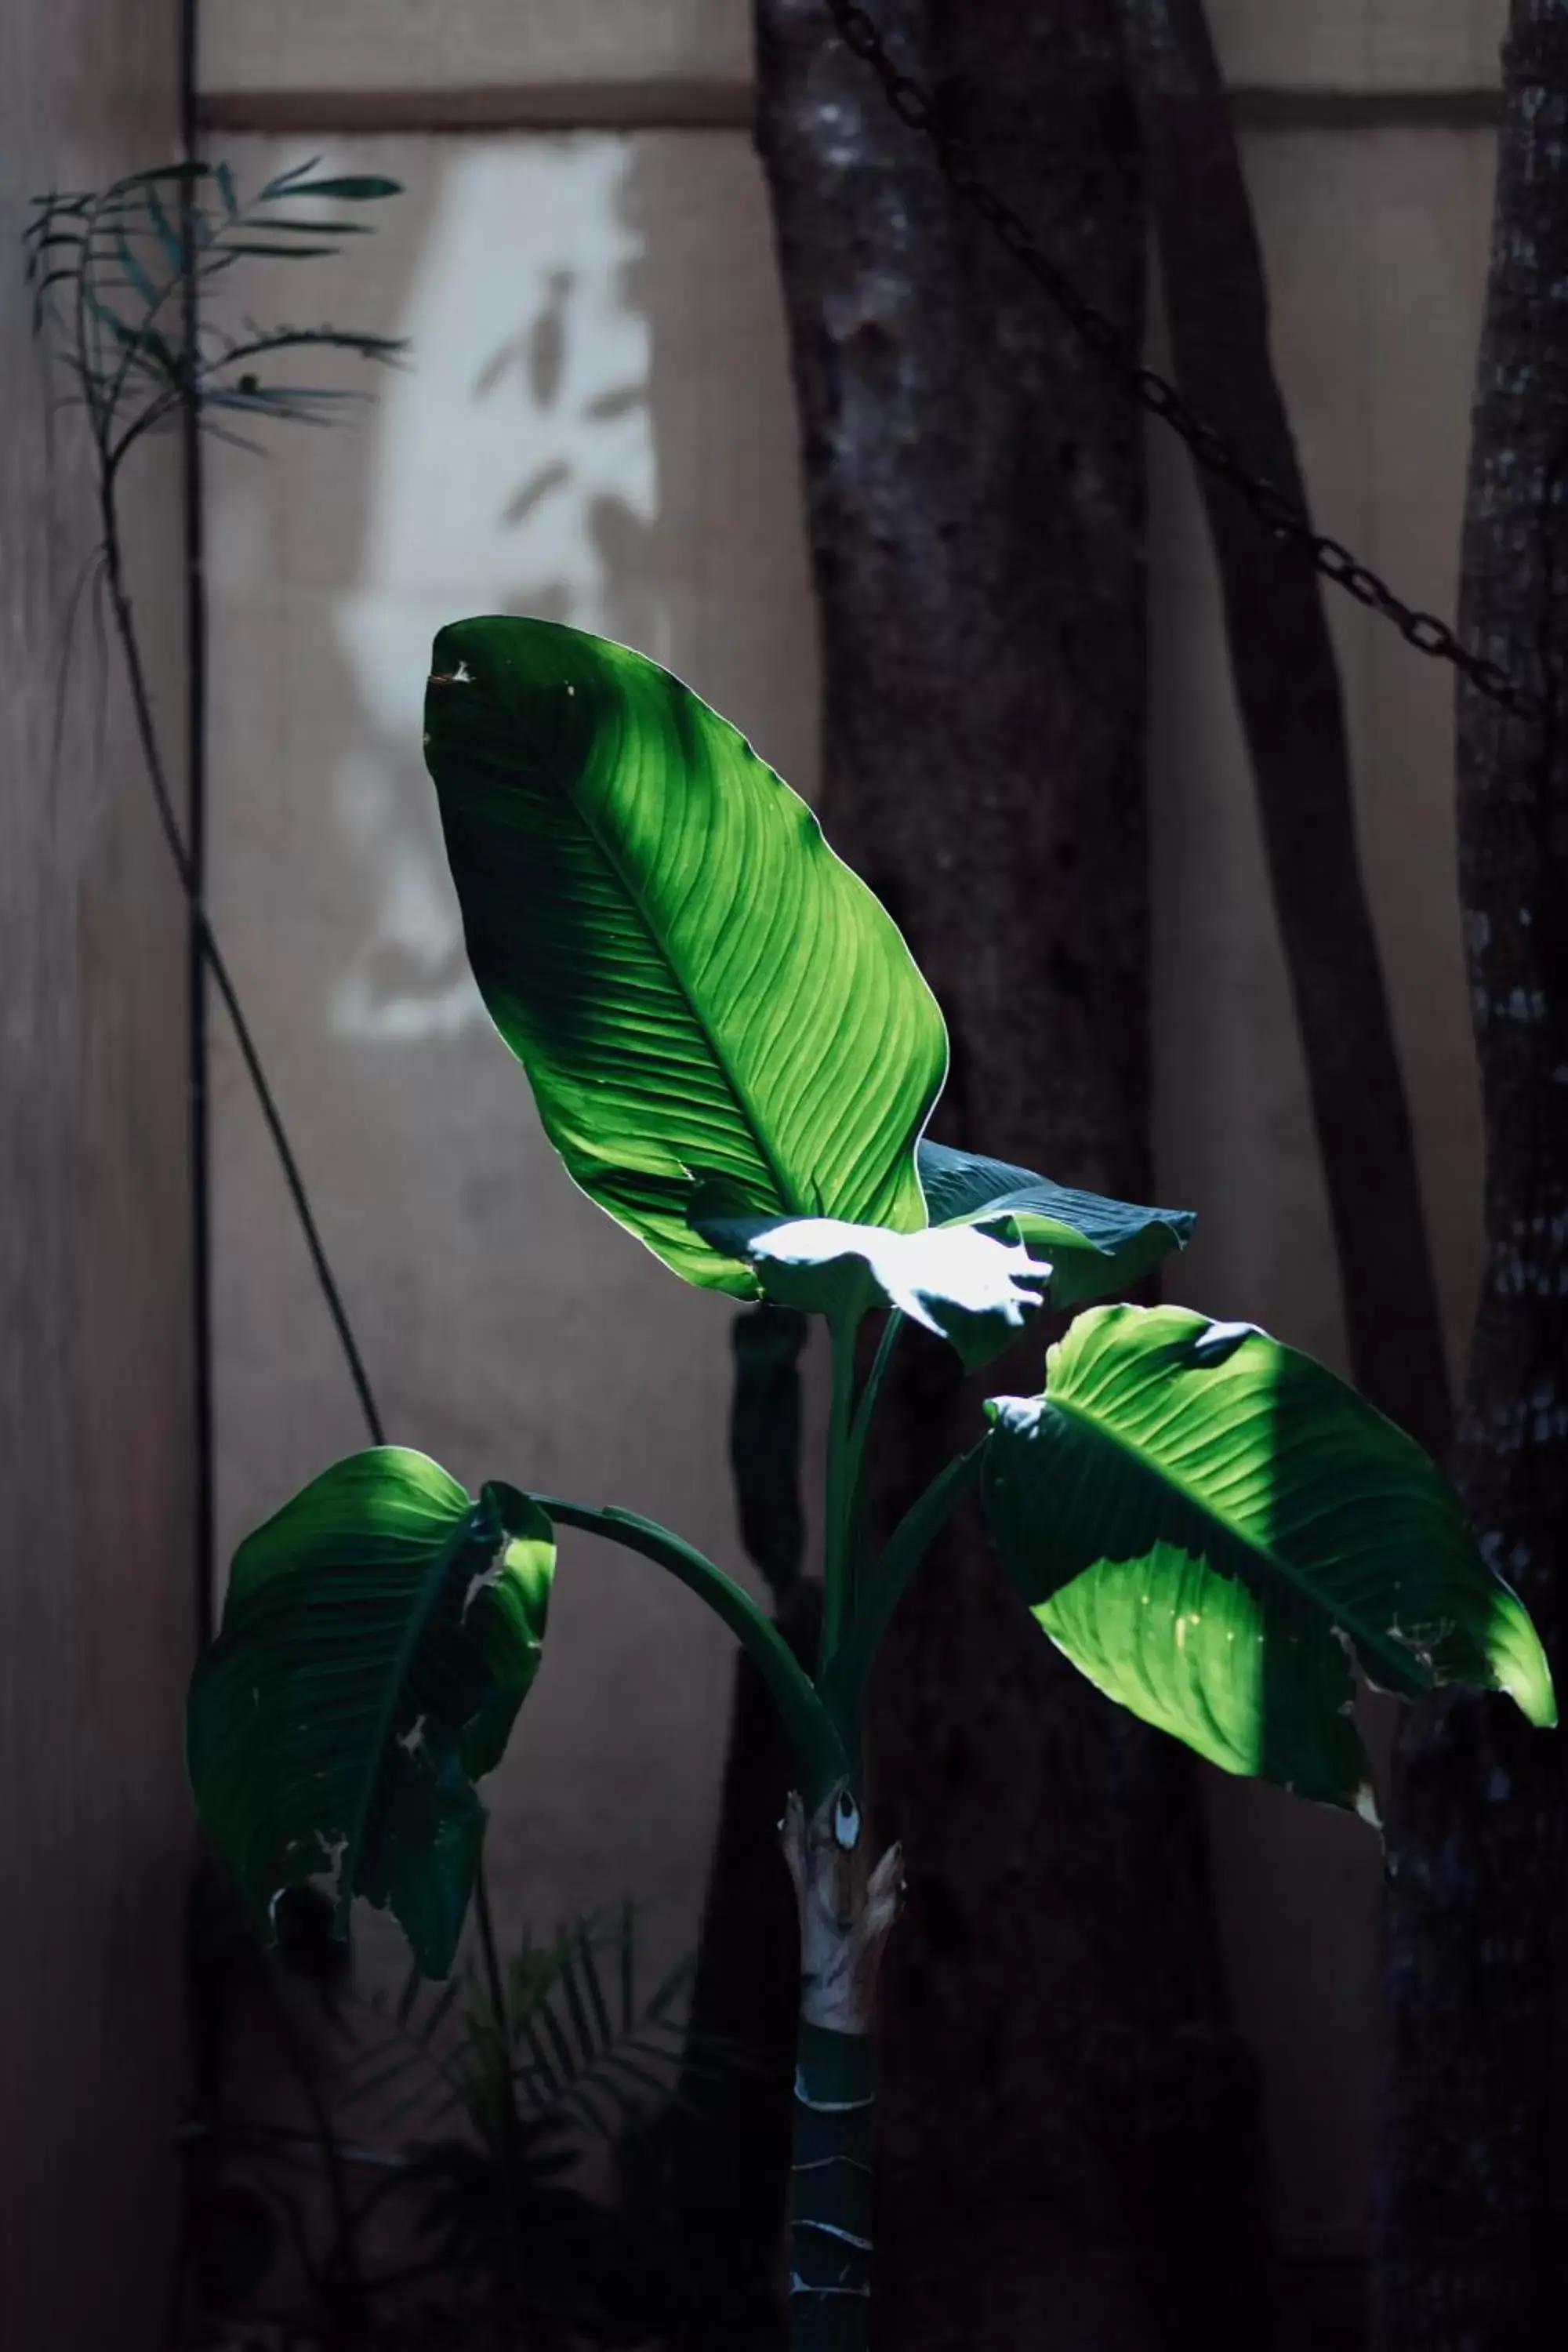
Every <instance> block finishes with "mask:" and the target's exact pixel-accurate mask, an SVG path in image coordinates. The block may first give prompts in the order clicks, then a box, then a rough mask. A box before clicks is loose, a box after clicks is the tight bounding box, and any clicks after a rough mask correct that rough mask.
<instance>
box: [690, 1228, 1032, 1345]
mask: <svg viewBox="0 0 1568 2352" xmlns="http://www.w3.org/2000/svg"><path fill="white" fill-rule="evenodd" d="M698 1223H699V1225H700V1230H701V1231H702V1232H703V1233H704V1234H706V1235H707V1237H708V1239H709V1240H710V1241H711V1242H712V1243H713V1244H714V1246H715V1247H716V1248H718V1249H721V1250H723V1251H725V1252H726V1253H727V1254H730V1255H734V1256H736V1257H742V1258H744V1260H745V1261H746V1263H747V1265H751V1266H752V1267H754V1269H755V1271H756V1275H757V1278H758V1280H759V1282H760V1283H761V1285H762V1288H763V1295H764V1297H768V1298H771V1299H773V1301H774V1302H775V1304H777V1305H778V1306H780V1307H800V1308H801V1309H803V1310H804V1311H805V1313H807V1314H816V1315H826V1316H830V1317H833V1318H836V1319H838V1320H843V1321H853V1320H856V1319H858V1318H859V1317H860V1316H862V1315H865V1314H867V1313H868V1312H869V1311H870V1310H871V1309H873V1308H876V1307H885V1308H889V1309H891V1310H896V1311H897V1312H898V1313H899V1314H900V1315H907V1316H908V1317H909V1318H910V1321H911V1322H914V1323H920V1324H923V1325H924V1327H925V1328H926V1329H927V1330H928V1331H934V1332H935V1333H936V1335H937V1337H938V1338H939V1339H948V1340H951V1342H952V1345H953V1347H954V1348H956V1349H957V1350H958V1352H959V1354H960V1355H961V1356H962V1357H963V1361H964V1364H965V1365H966V1367H967V1368H968V1369H969V1370H975V1369H976V1368H977V1367H978V1366H980V1365H981V1364H987V1363H989V1362H990V1361H991V1359H992V1358H993V1357H994V1356H995V1355H998V1354H1000V1352H1001V1350H1002V1349H1004V1348H1005V1346H1006V1345H1007V1343H1008V1341H1009V1340H1010V1339H1014V1338H1016V1335H1017V1333H1018V1331H1019V1330H1020V1329H1021V1328H1022V1327H1023V1325H1024V1324H1025V1323H1026V1321H1027V1320H1028V1318H1029V1317H1030V1316H1031V1315H1033V1314H1036V1313H1037V1312H1038V1310H1039V1308H1040V1307H1042V1306H1043V1305H1044V1304H1045V1300H1046V1296H1047V1285H1048V1284H1049V1281H1050V1275H1051V1269H1050V1266H1049V1265H1048V1264H1047V1262H1045V1261H1044V1260H1037V1259H1035V1258H1032V1257H1031V1256H1030V1255H1029V1253H1028V1251H1027V1250H1026V1249H1024V1248H1023V1247H1022V1246H1020V1245H1016V1244H1008V1243H1006V1242H1003V1241H998V1240H997V1239H996V1238H995V1237H994V1235H993V1234H983V1233H981V1232H980V1231H979V1230H978V1229H977V1228H976V1227H975V1226H973V1225H952V1226H948V1227H946V1228H942V1227H940V1226H934V1225H933V1226H929V1227H927V1228H926V1230H925V1231H924V1232H922V1233H914V1234H909V1233H893V1232H890V1231H889V1229H888V1228H887V1227H886V1226H881V1225H854V1224H848V1223H845V1222H844V1221H843V1220H842V1219H841V1218H837V1217H794V1218H784V1219H782V1220H780V1219H775V1218H761V1217H700V1218H699V1220H698Z"/></svg>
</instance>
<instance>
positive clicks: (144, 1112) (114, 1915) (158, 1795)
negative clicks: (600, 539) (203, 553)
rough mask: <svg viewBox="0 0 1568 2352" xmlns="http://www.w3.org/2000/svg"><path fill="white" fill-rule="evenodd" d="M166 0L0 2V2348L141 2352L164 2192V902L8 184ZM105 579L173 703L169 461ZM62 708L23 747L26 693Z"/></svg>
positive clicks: (166, 79) (184, 1536)
mask: <svg viewBox="0 0 1568 2352" xmlns="http://www.w3.org/2000/svg"><path fill="white" fill-rule="evenodd" d="M173 69H174V8H173V6H172V5H166V0H140V5H128V0H55V5H53V6H52V7H51V8H50V9H49V10H47V12H45V11H40V10H38V9H36V8H31V7H29V8H25V9H24V8H21V7H10V8H7V9H5V10H3V11H0V90H4V92H5V98H4V101H3V102H4V108H5V127H4V133H3V135H0V245H3V247H4V255H5V259H4V267H3V268H0V415H4V417H5V442H4V446H3V449H0V647H3V651H0V668H3V674H4V681H5V682H4V692H3V693H0V774H3V775H4V779H5V788H4V791H3V792H0V958H3V960H4V972H5V978H4V1018H3V1024H0V1462H3V1463H4V1465H5V1473H4V1483H3V1486H0V1563H3V1572H0V1877H3V1882H4V1895H3V1897H0V2182H3V2184H4V2188H3V2194H0V2340H3V2341H4V2342H5V2345H6V2347H7V2352H97V2347H100V2346H105V2345H109V2344H114V2345H116V2346H120V2345H123V2346H125V2347H127V2352H141V2347H146V2352H153V2347H154V2346H156V2345H158V2344H160V2343H161V2342H162V2340H163V2337H162V2329H163V2314H164V2311H165V2309H166V2305H167V2297H168V2293H169V2288H170V2284H171V2278H172V2266H173V2260H174V2246H175V2242H176V2229H177V2220H178V2209H177V2188H178V2184H177V2176H176V2168H175V2145H174V2127H175V2124H176V2120H177V2113H178V2102H179V2098H180V2094H181V2085H182V2080H183V2077H184V2058H185V2045H184V2020H183V2014H182V2010H183V1995H182V1984H181V1955H182V1946H183V1935H184V1916H183V1915H184V1899H185V1885H186V1871H187V1864H188V1861H189V1856H190V1844H191V1841H190V1832H189V1813H188V1807H187V1803H186V1800H185V1796H184V1785H183V1780H182V1775H181V1770H180V1757H179V1719H180V1694H181V1690H182V1687H183V1684H184V1675H185V1672H186V1670H187V1667H188V1664H189V1656H190V1643H191V1637H192V1633H193V1629H194V1622H195V1586H194V1570H193V1566H192V1561H191V1556H190V1539H189V1531H190V1512H191V1499H190V1484H189V1481H190V1471H189V1463H190V1442H191V1441H190V1417H189V1411H188V1402H189V1393H190V1369H189V1355H188V1350H187V1334H188V1326H189V1317H190V1307H189V1298H188V1292H187V1286H186V1267H187V1262H188V1241H187V1233H188V1223H187V1218H188V1209H187V1199H186V1183H185V1130H184V1113H185V1051H184V925H183V919H182V910H181V907H180V904H179V902H178V899H177V897H176V894H175V892H174V889H173V887H171V880H170V875H169V871H168V865H167V857H166V853H165V851H164V849H163V844H162V843H161V841H160V840H159V839H158V836H157V834H156V830H155V826H154V824H153V814H152V808H151V803H150V802H149V799H148V794H147V788H146V785H145V782H144V781H143V779H142V774H141V772H140V769H139V767H138V764H137V761H136V757H135V753H134V749H133V744H132V736H131V732H130V726H129V719H128V713H127V711H126V709H125V706H124V702H123V699H122V698H121V695H120V694H119V692H118V691H111V692H110V695H109V698H108V701H107V705H106V706H105V708H104V710H103V718H102V733H101V739H100V737H99V733H98V727H99V721H98V719H97V716H96V713H97V709H98V706H99V702H100V692H101V688H102V667H101V663H100V655H99V652H98V650H97V649H96V648H95V646H94V640H93V632H92V630H91V628H90V626H89V625H88V622H87V619H86V617H85V615H84V616H83V618H82V620H81V622H80V624H79V627H78V630H77V633H76V635H75V638H74V640H68V634H67V625H66V615H67V612H68V604H69V601H70V595H71V590H72V587H73V584H74V583H75V581H76V579H77V577H78V574H79V569H80V567H81V565H82V563H83V561H84V558H85V557H86V555H87V553H88V551H89V548H90V546H91V544H92V538H93V524H92V520H91V516H90V511H89V503H88V499H87V497H86V491H87V488H88V482H87V478H86V475H85V470H84V465H83V452H82V448H81V445H80V443H79V439H78V438H77V436H76V433H75V431H74V429H73V427H72V425H71V422H70V420H69V418H68V417H67V418H64V419H61V420H59V421H58V424H57V427H56V431H55V434H54V436H53V439H52V445H51V438H50V436H49V435H48V434H47V431H46V425H45V416H44V383H43V378H42V375H41V373H40V368H39V362H38V355H37V352H36V350H35V348H34V345H33V342H32V339H31V335H30V332H29V322H28V312H27V300H26V295H25V292H24V289H23V288H22V286H21V283H20V271H19V268H18V266H17V263H18V255H17V246H16V239H17V237H18V236H19V234H20V231H21V227H22V224H23V221H24V218H25V216H26V200H27V198H28V196H29V195H30V194H33V193H35V192H37V191H38V190H41V189H45V188H48V187H51V186H71V185H93V184H100V183H101V182H103V181H105V180H107V179H109V178H111V177H113V176H114V175H115V174H116V173H121V172H123V171H127V170H131V169H133V168H138V167H140V166H142V165H145V164H148V163H154V162H163V161H165V160H167V159H168V157H169V155H170V153H171V152H172V149H173V145H174V101H173V95H172V84H173ZM175 512H176V500H175V491H174V476H173V473H172V471H171V470H170V468H169V467H168V466H167V465H166V464H163V463H162V462H160V463H157V464H150V465H149V466H147V467H144V468H143V469H142V473H141V477H140V480H139V483H138V484H137V485H136V486H135V490H134V495H133V498H132V533H133V538H134V543H135V547H136V551H137V558H138V562H137V582H138V587H139V591H140V593H142V598H143V606H144V610H145V612H146V614H147V615H148V618H149V621H150V623H151V635H152V642H153V675H154V678H155V681H156V686H157V690H158V693H159V696H160V698H161V700H162V702H163V706H164V708H165V710H166V713H167V715H168V717H169V719H170V720H171V722H172V724H173V726H174V740H175V747H176V751H178V743H179V737H178V729H179V719H180V712H181V702H180V697H179V691H178V681H177V667H176V662H175V658H174V654H175V646H174V637H173V632H172V630H171V628H170V626H169V622H168V616H169V615H170V614H174V613H177V610H178V606H177V593H178V583H177V572H176V570H175V564H174V552H175V525H174V520H173V518H174V514H175ZM62 672H63V673H64V683H65V711H66V725H65V729H64V733H63V736H62V738H61V741H60V747H59V757H58V764H52V762H51V735H52V731H53V723H54V706H55V698H56V694H57V689H58V688H59V686H60V684H61V679H62Z"/></svg>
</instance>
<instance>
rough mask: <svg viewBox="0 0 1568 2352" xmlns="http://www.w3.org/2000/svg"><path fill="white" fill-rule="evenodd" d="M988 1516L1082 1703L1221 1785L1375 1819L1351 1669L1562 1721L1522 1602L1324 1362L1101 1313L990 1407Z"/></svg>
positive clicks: (1125, 1312)
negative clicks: (1244, 1785)
mask: <svg viewBox="0 0 1568 2352" xmlns="http://www.w3.org/2000/svg"><path fill="white" fill-rule="evenodd" d="M991 1411H992V1413H993V1417H994V1430H993V1433H992V1438H991V1442H990V1444H989V1445H988V1446H987V1448H986V1451H985V1461H984V1494H985V1501H986V1510H987V1516H988V1517H989V1519H990V1523H991V1528H992V1531H993V1534H994V1538H995V1542H996V1547H997V1549H998V1551H999V1552H1000V1553H1001V1556H1002V1559H1003V1560H1004V1561H1005V1564H1006V1566H1007V1568H1008V1569H1009V1570H1011V1572H1012V1574H1013V1576H1014V1578H1015V1580H1016V1582H1017V1583H1018V1585H1019V1587H1020V1588H1021V1590H1022V1591H1023V1593H1024V1596H1025V1598H1026V1600H1027V1601H1028V1602H1029V1604H1030V1606H1031V1607H1032V1609H1033V1610H1034V1612H1035V1615H1036V1617H1037V1619H1038V1621H1039V1622H1040V1624H1041V1625H1042V1626H1043V1627H1044V1629H1045V1631H1046V1632H1047V1633H1048V1634H1049V1635H1050V1637H1051V1639H1052V1640H1053V1641H1054V1642H1055V1643H1057V1645H1058V1648H1060V1649H1062V1650H1063V1651H1065V1652H1066V1654H1067V1655H1068V1657H1069V1658H1071V1659H1072V1661H1073V1663H1074V1664H1076V1665H1078V1666H1079V1667H1080V1668H1081V1669H1082V1671H1083V1672H1084V1673H1085V1674H1086V1675H1088V1676H1089V1679H1090V1681H1091V1682H1094V1683H1097V1684H1098V1685H1100V1688H1101V1689H1102V1690H1104V1691H1106V1692H1107V1693H1108V1694H1109V1695H1110V1696H1111V1697H1112V1698H1115V1699H1118V1700H1120V1701H1121V1704H1122V1705H1123V1706H1128V1707H1130V1708H1131V1710H1132V1712H1133V1713H1134V1714H1135V1715H1140V1716H1142V1717H1143V1718H1144V1720H1145V1721H1146V1722H1149V1723H1152V1724H1155V1725H1157V1726H1158V1727H1160V1728H1161V1729H1162V1730H1164V1731H1169V1732H1172V1733H1173V1734H1174V1735H1175V1737H1176V1738H1179V1739H1183V1740H1185V1741H1186V1743H1187V1745H1188V1746H1189V1747H1191V1748H1195V1749H1196V1750H1197V1752H1198V1753H1199V1754H1200V1755H1201V1756H1205V1757H1207V1758H1208V1759H1209V1760H1210V1761H1211V1762H1213V1763H1215V1764H1217V1765H1219V1766H1221V1767H1222V1768H1223V1769H1225V1770H1226V1771H1229V1772H1245V1773H1255V1774H1258V1775H1260V1776H1261V1777H1263V1778H1265V1779H1268V1780H1276V1781H1279V1782H1280V1783H1281V1784H1282V1785H1283V1786H1285V1787H1286V1788H1290V1789H1294V1790H1297V1791H1298V1792H1299V1793H1300V1794H1301V1795H1303V1796H1309V1797H1317V1798H1321V1799H1324V1800H1326V1801H1329V1802H1331V1803H1334V1804H1340V1805H1347V1806H1354V1807H1357V1808H1359V1809H1361V1810H1363V1811H1369V1810H1370V1795H1369V1775H1368V1770H1367V1762H1366V1757H1365V1754H1364V1752H1363V1748H1362V1743H1361V1738H1360V1736H1359V1734H1358V1732H1357V1730H1356V1728H1355V1726H1354V1724H1353V1723H1352V1720H1351V1717H1350V1705H1351V1699H1352V1674H1351V1667H1352V1659H1353V1660H1355V1661H1356V1662H1357V1663H1359V1664H1360V1665H1361V1666H1362V1668H1363V1671H1364V1672H1365V1674H1366V1675H1368V1677H1369V1678H1370V1679H1371V1680H1372V1681H1373V1683H1375V1684H1377V1685H1380V1686H1381V1687H1383V1688H1384V1689H1386V1690H1391V1691H1396V1692H1399V1693H1402V1694H1404V1695H1405V1696H1416V1695H1417V1694H1419V1693H1421V1692H1424V1691H1429V1690H1432V1689H1435V1688H1436V1687H1438V1686H1439V1685H1445V1684H1468V1685H1473V1686H1476V1687H1478V1688H1481V1689H1492V1688H1496V1689H1500V1690H1504V1691H1507V1692H1508V1693H1509V1694H1510V1696H1512V1697H1513V1698H1514V1700H1515V1701H1516V1702H1517V1704H1518V1705H1519V1706H1520V1707H1521V1710H1522V1712H1523V1713H1524V1714H1525V1716H1526V1717H1528V1718H1529V1719H1530V1721H1531V1723H1535V1724H1541V1725H1546V1724H1551V1723H1552V1722H1554V1721H1555V1719H1556V1708H1555V1701H1554V1698H1553V1696H1552V1677H1551V1674H1550V1672H1549V1670H1548V1667H1547V1664H1546V1659H1545V1656H1544V1654H1543V1653H1542V1648H1541V1644H1540V1643H1539V1641H1538V1640H1537V1638H1536V1635H1535V1632H1534V1629H1533V1627H1532V1626H1531V1622H1530V1620H1529V1617H1528V1616H1527V1615H1526V1613H1525V1612H1524V1609H1523V1607H1522V1605H1521V1602H1520V1601H1519V1600H1518V1598H1517V1596H1516V1595H1515V1594H1514V1593H1513V1592H1511V1591H1510V1590H1509V1588H1508V1587H1507V1585H1505V1584H1504V1583H1503V1582H1502V1581H1501V1580H1500V1578H1498V1577H1497V1576H1495V1575H1494V1574H1493V1573H1492V1571H1491V1570H1490V1569H1489V1567H1488V1565H1487V1563H1486V1561H1485V1560H1484V1559H1483V1558H1482V1556H1481V1554H1480V1551H1479V1549H1478V1547H1477V1544H1476V1541H1475V1538H1474V1537H1473V1536H1472V1535H1471V1533H1470V1530H1469V1528H1468V1525H1467V1523H1466V1520H1465V1516H1464V1513H1463V1510H1462V1509H1461V1507H1460V1505H1459V1501H1458V1496H1456V1494H1455V1493H1454V1490H1453V1488H1452V1487H1451V1486H1450V1485H1449V1484H1448V1482H1447V1479H1446V1478H1445V1477H1444V1476H1443V1475H1442V1473H1441V1472H1440V1471H1439V1470H1437V1469H1436V1467H1435V1465H1433V1464H1432V1463H1431V1462H1429V1461H1428V1460H1427V1458H1426V1455H1425V1454H1423V1453H1422V1451H1421V1449H1420V1447H1419V1446H1418V1445H1416V1444H1415V1442H1414V1440H1412V1439H1411V1438H1408V1437H1406V1436H1405V1433H1404V1432H1403V1431H1402V1430H1398V1429H1396V1428H1395V1427H1394V1424H1393V1423H1392V1422H1389V1421H1385V1420H1384V1418H1383V1416H1382V1414H1380V1413H1377V1412H1373V1408H1372V1407H1371V1406H1370V1405H1369V1404H1367V1403H1365V1402H1363V1399H1362V1398H1361V1397H1359V1396H1358V1395H1357V1394H1356V1392H1355V1391H1354V1390H1353V1389H1351V1388H1349V1387H1347V1386H1346V1384H1345V1382H1344V1381H1341V1380H1338V1379H1336V1378H1335V1376H1334V1375H1333V1374H1332V1373H1331V1372H1330V1371H1328V1370H1325V1369H1324V1367H1323V1366H1322V1365H1321V1364H1319V1363H1316V1362H1314V1361H1313V1360H1312V1359H1311V1358H1310V1357H1309V1356H1303V1355H1301V1354H1300V1353H1298V1351H1297V1350H1296V1349H1291V1348H1286V1347H1283V1346H1281V1345H1280V1344H1279V1341H1278V1340H1275V1339H1269V1338H1268V1337H1267V1335H1266V1334H1264V1333H1263V1332H1261V1331H1257V1330H1254V1329H1253V1328H1251V1327H1250V1326H1249V1325H1244V1324H1221V1323H1211V1322H1208V1321H1207V1320H1205V1318H1204V1317H1203V1316H1201V1315H1194V1314H1191V1313H1189V1312H1188V1311H1187V1310H1186V1309H1185V1308H1184V1307H1156V1308H1142V1307H1100V1308H1097V1309H1094V1310H1092V1311H1091V1312H1090V1313H1089V1314H1087V1315H1084V1316H1082V1317H1080V1318H1079V1321H1078V1322H1077V1323H1075V1324H1074V1326H1073V1328H1072V1329H1071V1330H1070V1331H1069V1332H1068V1336H1067V1338H1066V1339H1064V1340H1063V1341H1062V1342H1061V1343H1060V1344H1059V1346H1058V1347H1056V1348H1053V1349H1051V1351H1050V1355H1049V1358H1048V1360H1047V1382H1046V1391H1045V1394H1044V1395H1043V1396H1039V1397H1030V1398H1021V1397H1004V1398H1000V1399H998V1400H997V1401H996V1402H995V1403H994V1406H993V1407H992V1408H991Z"/></svg>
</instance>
